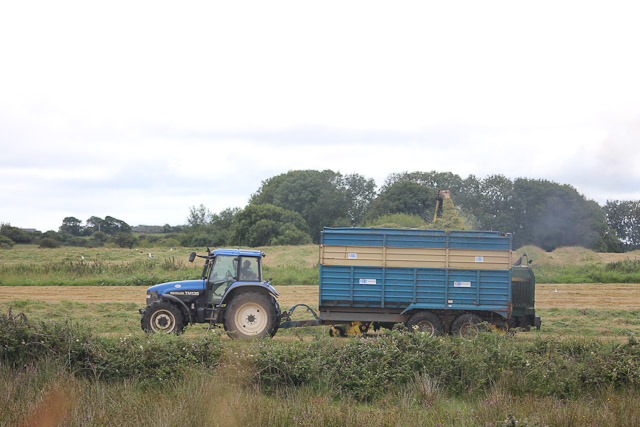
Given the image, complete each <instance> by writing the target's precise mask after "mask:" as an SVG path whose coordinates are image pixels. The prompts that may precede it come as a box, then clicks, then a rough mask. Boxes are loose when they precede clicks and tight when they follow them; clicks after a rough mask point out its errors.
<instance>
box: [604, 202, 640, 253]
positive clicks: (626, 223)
mask: <svg viewBox="0 0 640 427" xmlns="http://www.w3.org/2000/svg"><path fill="white" fill-rule="evenodd" d="M604 211H605V213H606V215H607V223H608V225H609V228H611V229H612V230H614V231H615V233H616V235H617V236H618V237H619V238H620V240H622V242H624V244H625V246H626V247H627V248H629V249H638V248H640V201H638V200H627V201H623V200H607V203H606V205H605V206H604Z"/></svg>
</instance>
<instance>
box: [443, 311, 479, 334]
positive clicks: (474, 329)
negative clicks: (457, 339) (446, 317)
mask: <svg viewBox="0 0 640 427" xmlns="http://www.w3.org/2000/svg"><path fill="white" fill-rule="evenodd" d="M481 323H482V319H480V318H479V317H478V316H476V315H475V314H471V313H467V314H463V315H462V316H459V317H458V318H457V319H456V320H454V321H453V324H452V325H451V334H452V335H460V336H461V337H462V338H469V339H472V338H476V337H477V336H478V334H479V333H480V332H482V331H485V330H486V328H483V327H482V325H480V324H481Z"/></svg>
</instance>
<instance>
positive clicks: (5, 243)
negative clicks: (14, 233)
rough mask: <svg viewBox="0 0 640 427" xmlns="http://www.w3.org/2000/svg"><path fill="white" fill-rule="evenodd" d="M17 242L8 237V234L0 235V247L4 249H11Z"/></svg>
mask: <svg viewBox="0 0 640 427" xmlns="http://www.w3.org/2000/svg"><path fill="white" fill-rule="evenodd" d="M14 244H15V242H14V241H13V240H11V239H10V238H8V237H7V236H1V235H0V248H2V249H11V248H12V247H13V245H14Z"/></svg>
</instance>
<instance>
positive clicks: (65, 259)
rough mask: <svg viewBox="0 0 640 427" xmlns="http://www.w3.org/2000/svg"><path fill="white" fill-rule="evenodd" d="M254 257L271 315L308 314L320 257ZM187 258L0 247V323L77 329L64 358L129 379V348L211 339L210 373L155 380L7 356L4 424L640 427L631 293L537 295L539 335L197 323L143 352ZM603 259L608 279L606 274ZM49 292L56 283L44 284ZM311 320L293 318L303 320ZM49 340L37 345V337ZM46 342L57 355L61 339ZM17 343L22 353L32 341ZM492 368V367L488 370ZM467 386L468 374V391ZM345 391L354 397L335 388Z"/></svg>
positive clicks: (558, 268)
mask: <svg viewBox="0 0 640 427" xmlns="http://www.w3.org/2000/svg"><path fill="white" fill-rule="evenodd" d="M262 249H263V250H264V251H265V252H266V253H267V257H266V258H265V259H264V264H265V276H266V277H269V276H272V277H273V278H274V284H275V286H276V287H277V288H278V290H279V291H280V293H281V297H280V298H279V301H280V304H281V306H282V307H283V308H288V307H290V306H292V305H293V304H296V303H306V304H309V305H310V306H312V307H314V308H317V298H318V290H317V265H316V264H317V259H318V249H317V247H316V246H313V245H309V246H302V247H275V248H262ZM199 251H200V252H201V251H202V248H200V249H199ZM189 252H191V249H189V248H174V249H173V250H168V249H166V248H165V249H144V250H127V249H114V248H106V249H85V248H60V249H38V248H36V247H33V246H17V247H15V248H14V249H11V250H2V251H0V283H2V286H0V314H4V315H5V316H6V314H7V313H8V311H9V307H11V310H12V312H13V313H14V314H15V313H25V314H26V315H27V316H28V318H29V319H31V320H33V321H44V322H45V323H46V324H49V323H51V322H53V323H55V322H58V323H60V322H61V324H65V322H67V321H69V322H71V323H72V324H76V325H77V330H78V331H81V333H80V335H79V338H74V337H75V335H70V334H67V335H65V340H69V342H68V343H67V344H65V342H64V340H63V342H62V344H63V345H68V346H69V348H70V349H71V348H72V347H71V345H72V344H74V343H76V341H75V340H80V341H79V343H77V344H78V345H80V344H83V345H84V343H83V342H82V340H83V339H84V340H88V341H87V344H86V345H87V347H86V348H92V349H94V351H98V353H97V354H99V355H101V356H100V357H104V358H105V359H103V362H104V363H116V366H121V367H123V368H121V369H127V366H128V359H131V360H135V359H136V358H138V357H139V356H136V355H138V354H139V353H136V352H137V351H138V349H137V348H138V345H139V346H140V350H139V351H145V352H146V351H148V350H147V346H150V347H153V346H157V348H158V349H159V351H163V350H162V349H163V348H165V347H166V348H167V349H169V350H170V351H169V350H168V351H169V352H168V353H166V354H164V356H163V355H162V353H158V357H166V356H167V355H169V356H171V354H172V353H171V351H176V349H177V351H178V353H176V357H177V355H179V354H180V351H181V350H180V349H181V348H183V347H182V346H185V347H184V348H187V346H188V345H189V343H196V342H198V340H202V339H211V340H213V341H211V342H212V343H213V344H211V345H213V346H214V348H216V349H219V351H220V352H221V356H220V359H219V361H217V362H216V363H215V367H209V368H202V367H198V366H194V367H193V369H187V370H186V371H185V372H184V373H183V374H181V375H180V376H176V377H175V378H174V377H171V378H166V379H162V380H158V381H156V380H154V381H152V382H149V381H148V380H144V381H143V380H142V378H141V377H139V376H137V375H138V374H135V375H133V374H131V375H125V374H124V373H123V372H122V371H121V372H120V373H119V374H117V373H116V375H115V377H117V379H111V380H105V379H95V378H91V377H90V376H89V377H87V376H86V375H80V372H79V371H77V369H76V368H74V367H73V366H74V365H73V364H72V363H71V362H70V356H69V357H66V356H57V357H54V356H44V357H42V359H37V360H35V361H32V362H20V363H18V364H12V363H9V362H8V361H3V362H1V363H0V426H4V425H7V426H8V425H37V423H38V422H50V424H49V425H55V424H58V423H60V424H64V425H87V424H89V425H95V424H97V425H107V424H109V425H154V426H155V425H202V424H207V425H225V426H229V425H231V426H233V425H264V424H269V425H283V426H284V425H354V426H355V425H358V426H360V425H372V426H373V425H375V426H377V425H441V426H448V425H473V426H476V425H495V426H502V425H567V426H573V425H585V426H587V425H597V426H599V425H629V426H634V425H640V397H638V396H639V395H640V393H639V392H640V388H639V387H638V384H640V345H636V344H634V342H635V341H633V338H631V339H630V337H637V336H640V284H638V282H636V283H551V284H538V286H537V289H536V309H537V311H538V312H539V313H540V315H541V316H542V321H543V323H542V329H541V331H540V332H536V331H532V332H527V333H518V334H516V335H515V337H504V338H503V337H498V336H496V337H488V338H483V339H482V340H479V341H477V342H475V343H474V342H470V343H465V342H458V341H456V340H455V339H451V338H443V339H439V340H435V341H430V342H422V341H420V340H418V341H416V342H413V341H407V339H406V338H403V337H402V336H400V337H398V338H396V337H395V336H394V335H393V333H389V332H387V333H385V334H383V335H380V336H375V337H369V338H349V339H329V338H328V337H327V335H328V331H327V329H326V327H315V328H310V327H307V328H299V329H289V330H281V331H279V332H278V334H277V336H276V337H275V339H274V340H272V341H266V342H254V343H246V342H237V341H232V340H230V339H229V338H228V337H226V335H225V334H224V333H223V331H221V330H220V329H213V330H211V329H205V328H203V327H202V326H201V325H197V326H191V327H189V328H187V330H186V332H185V334H183V336H181V337H177V338H176V337H167V338H166V339H163V340H160V341H159V342H158V343H155V341H154V340H150V341H149V342H148V341H147V339H148V338H147V337H146V336H145V335H144V334H143V332H142V331H141V329H140V316H139V314H138V312H137V309H138V308H139V307H142V306H143V305H144V300H145V290H146V286H147V285H148V284H153V283H156V282H160V281H165V280H174V279H184V278H195V277H199V275H200V273H201V266H200V265H199V263H198V264H195V265H191V264H189V263H187V262H186V260H187V258H188V254H189ZM522 252H527V254H528V255H529V256H530V257H531V258H533V259H534V266H536V265H537V267H535V268H537V269H538V270H537V275H538V277H540V276H542V277H552V278H559V277H563V275H567V274H570V273H571V272H574V273H576V274H581V275H582V276H581V277H580V278H579V279H580V280H578V281H584V280H586V279H588V278H589V277H590V276H589V275H593V274H596V273H597V274H600V273H602V272H605V273H606V272H613V273H616V274H622V275H620V276H619V278H620V279H621V281H622V282H624V281H628V280H629V279H630V278H631V277H633V274H635V272H634V270H633V269H634V268H635V264H634V263H635V262H636V261H638V259H640V254H639V253H630V254H598V253H594V252H592V251H587V250H584V249H580V248H562V249H558V250H556V251H554V252H552V253H545V252H543V251H540V250H539V249H537V248H533V247H528V248H523V249H521V250H519V251H518V254H520V253H522ZM150 253H151V255H152V257H149V254H150ZM82 257H84V260H83V259H82ZM612 263H613V264H614V267H613V268H611V267H607V266H608V265H611V264H612ZM618 263H622V264H618ZM619 266H622V270H624V269H627V270H626V272H625V271H622V270H621V268H619ZM607 268H609V270H607ZM601 278H602V279H604V278H606V276H601ZM639 282H640V281H639ZM47 284H49V285H54V286H42V285H47ZM136 284H137V285H138V286H136ZM14 285H21V286H14ZM34 285H38V286H34ZM61 285H73V286H61ZM96 285H101V286H96ZM110 285H114V286H110ZM123 285H127V286H123ZM308 317H309V315H308V314H305V313H302V312H301V313H300V315H299V317H298V318H299V319H302V318H308ZM82 331H85V332H86V334H87V335H83V334H84V332H82ZM2 333H3V331H0V337H1V336H2ZM494 335H495V334H494ZM83 337H84V338H83ZM50 338H51V337H50V336H49V337H44V336H43V341H42V342H44V340H46V339H50ZM53 338H55V337H53ZM94 340H97V341H94ZM104 340H106V341H104ZM55 342H56V343H57V344H56V345H60V342H59V340H58V341H55ZM154 343H155V344H154ZM216 343H217V344H216ZM403 343H404V344H403ZM407 343H408V344H407ZM14 344H15V345H17V347H18V348H20V345H23V346H25V348H28V347H29V345H30V343H29V342H25V343H22V344H21V343H20V342H17V343H14ZM36 344H37V343H36ZM6 345H8V344H6ZM74 345H75V344H74ZM102 345H104V346H106V347H104V349H102V350H100V349H101V348H102V347H100V346H102ZM403 345H409V346H411V345H418V346H423V347H421V348H423V350H420V351H419V352H417V353H416V352H414V351H413V350H411V351H409V350H402V351H400V352H399V353H393V351H394V348H395V349H398V348H404V347H402V346H403ZM76 347H77V346H76ZM76 347H74V348H76ZM143 347H144V350H143ZM77 348H80V349H82V348H84V347H77ZM96 349H97V350H96ZM114 349H115V350H114ZM3 351H4V349H3ZM74 351H75V350H74ZM113 351H115V353H110V352H113ZM149 351H150V350H149ZM389 352H390V353H389ZM425 352H426V353H425ZM423 353H424V354H431V356H430V357H432V358H433V357H444V359H430V360H431V361H430V362H428V363H427V366H422V365H420V363H426V362H424V360H423V361H419V360H418V359H416V360H417V362H415V363H418V364H417V365H410V363H413V362H411V357H418V355H420V354H423ZM45 354H46V353H45ZM52 354H53V353H52ZM78 354H81V352H80V353H78ZM109 354H112V356H108V355H109ZM389 354H391V355H392V356H390V355H389ZM601 354H602V356H600V355H601ZM130 355H133V356H130ZM320 355H325V356H320ZM367 355H369V356H367ZM438 355H440V356H438ZM107 356H108V357H107ZM109 357H111V358H112V359H113V358H115V359H113V360H111V359H109ZM152 357H155V356H152ZM318 357H325V358H327V359H330V358H334V357H335V358H336V362H335V363H334V364H332V365H331V366H323V367H317V366H314V364H316V363H318V360H319V359H318ZM101 360H102V359H101ZM168 360H173V359H168ZM496 360H502V362H500V363H498V364H495V363H497V362H495V361H496ZM403 363H407V364H408V365H406V366H414V368H413V369H415V372H413V373H411V372H409V373H407V372H405V371H402V370H400V371H397V369H399V367H401V366H404V365H403ZM431 363H442V370H443V372H444V371H447V370H449V371H448V372H449V373H448V374H447V375H444V374H442V376H439V375H438V374H437V373H434V371H431V370H430V368H429V366H431V365H430V364H431ZM529 363H531V364H532V366H531V367H529ZM457 364H459V366H458V365H457ZM452 365H453V366H454V368H452ZM105 366H106V365H105ZM381 366H382V367H383V368H382V367H381ZM455 366H458V367H455ZM187 367H188V366H187ZM105 369H106V368H105ZM403 369H404V368H403ZM452 369H453V370H452ZM503 369H504V370H503ZM316 370H318V372H319V373H314V372H316ZM159 372H160V371H159ZM332 372H333V373H332ZM389 372H392V373H391V374H390V373H389ZM393 372H395V373H393ZM485 372H486V375H485ZM524 372H526V374H525V373H524ZM151 376H152V378H155V377H154V376H153V374H152V375H151ZM160 376H164V374H158V378H159V377H160ZM465 378H474V379H473V380H469V381H470V382H468V383H464V381H465ZM156 379H157V378H156ZM375 381H380V382H379V383H377V382H375ZM385 381H386V382H385ZM460 381H462V382H460ZM457 382H460V383H459V384H458V383H457ZM456 384H457V385H456ZM518 384H526V387H529V388H530V390H529V389H520V388H519V387H520V386H519V385H518ZM343 386H344V387H350V390H351V391H350V392H348V393H347V392H345V391H343V389H342V388H341V387H343ZM581 387H584V389H582V388H581ZM354 393H355V394H354Z"/></svg>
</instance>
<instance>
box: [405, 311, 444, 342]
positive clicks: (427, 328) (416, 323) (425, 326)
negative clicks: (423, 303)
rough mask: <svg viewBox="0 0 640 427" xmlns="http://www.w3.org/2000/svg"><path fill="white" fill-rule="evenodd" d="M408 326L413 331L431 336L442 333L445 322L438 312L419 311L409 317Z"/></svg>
mask: <svg viewBox="0 0 640 427" xmlns="http://www.w3.org/2000/svg"><path fill="white" fill-rule="evenodd" d="M407 328H408V329H409V331H411V332H422V333H424V334H426V335H428V336H430V337H437V336H440V335H442V331H444V324H443V323H442V320H441V319H440V317H438V316H437V315H436V314H434V313H431V312H428V311H418V312H417V313H415V314H413V315H412V316H411V317H410V318H409V321H408V322H407Z"/></svg>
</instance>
